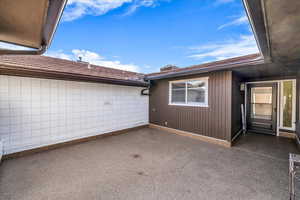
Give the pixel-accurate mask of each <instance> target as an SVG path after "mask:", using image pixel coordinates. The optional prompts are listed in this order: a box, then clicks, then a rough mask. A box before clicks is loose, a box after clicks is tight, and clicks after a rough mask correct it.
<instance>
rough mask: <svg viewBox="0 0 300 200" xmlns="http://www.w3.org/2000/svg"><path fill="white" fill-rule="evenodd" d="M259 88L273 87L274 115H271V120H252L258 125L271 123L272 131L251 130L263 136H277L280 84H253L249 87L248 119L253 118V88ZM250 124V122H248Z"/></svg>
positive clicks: (262, 129)
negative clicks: (251, 103)
mask: <svg viewBox="0 0 300 200" xmlns="http://www.w3.org/2000/svg"><path fill="white" fill-rule="evenodd" d="M258 87H271V88H272V96H271V98H272V108H271V109H272V115H271V120H265V119H256V120H255V119H252V120H251V121H256V122H257V123H259V122H261V123H265V122H267V121H268V122H270V129H264V128H257V129H255V128H253V129H251V130H252V131H253V132H256V131H257V132H259V133H262V134H268V135H277V127H278V119H277V117H278V116H277V114H278V109H277V106H278V103H277V102H278V95H277V93H278V83H277V82H268V83H251V84H248V85H247V92H249V93H248V95H247V100H248V103H247V104H246V107H247V113H246V115H247V118H248V119H250V118H251V117H250V116H251V113H250V109H251V108H250V107H251V105H250V102H251V88H258ZM248 122H249V123H251V122H250V120H249V121H248ZM249 123H247V126H248V125H249Z"/></svg>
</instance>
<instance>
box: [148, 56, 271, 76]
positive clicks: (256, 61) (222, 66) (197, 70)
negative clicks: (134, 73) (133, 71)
mask: <svg viewBox="0 0 300 200" xmlns="http://www.w3.org/2000/svg"><path fill="white" fill-rule="evenodd" d="M264 63H265V60H264V59H263V57H258V58H256V59H253V60H249V61H240V62H232V63H226V64H219V65H218V64H217V65H214V66H208V67H202V68H194V69H187V70H185V71H178V72H176V71H175V72H170V73H166V74H158V75H153V76H151V75H150V76H147V75H146V76H145V78H144V79H145V80H158V79H166V78H175V77H180V76H187V75H194V74H201V73H207V72H212V71H221V70H230V69H232V68H236V67H240V66H245V65H257V64H264Z"/></svg>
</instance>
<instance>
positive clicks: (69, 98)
mask: <svg viewBox="0 0 300 200" xmlns="http://www.w3.org/2000/svg"><path fill="white" fill-rule="evenodd" d="M141 89H142V88H139V87H129V86H118V85H109V84H100V83H86V82H74V81H61V80H48V79H37V78H25V77H14V76H5V75H0V140H2V141H3V146H4V154H9V153H13V152H18V151H22V150H27V149H31V148H36V147H41V146H45V145H49V144H55V143H59V142H64V141H68V140H72V139H77V138H82V137H87V136H92V135H98V134H103V133H107V132H111V131H115V130H121V129H125V128H131V127H136V126H139V125H144V124H147V123H148V101H149V99H148V97H147V96H141V95H140V91H141Z"/></svg>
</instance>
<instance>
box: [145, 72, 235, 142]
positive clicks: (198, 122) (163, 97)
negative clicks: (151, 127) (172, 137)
mask: <svg viewBox="0 0 300 200" xmlns="http://www.w3.org/2000/svg"><path fill="white" fill-rule="evenodd" d="M231 73H232V72H231V71H223V72H212V73H208V74H204V75H193V76H186V77H182V78H177V79H165V80H158V81H155V82H154V86H153V87H151V88H150V94H151V95H150V107H151V108H155V110H156V112H153V111H152V110H150V112H149V115H150V123H153V124H157V125H162V126H165V121H166V122H168V127H170V128H174V129H179V130H183V131H189V132H192V133H195V134H200V135H205V136H209V137H214V138H218V139H223V140H228V141H230V139H231V99H232V93H231V90H232V88H231V87H232V76H231ZM207 76H209V86H208V87H209V88H208V92H209V94H208V95H209V96H208V98H209V99H208V103H209V107H208V108H206V107H184V106H170V105H168V100H169V81H172V80H180V79H189V78H198V77H207ZM160 116H163V119H162V118H161V117H160Z"/></svg>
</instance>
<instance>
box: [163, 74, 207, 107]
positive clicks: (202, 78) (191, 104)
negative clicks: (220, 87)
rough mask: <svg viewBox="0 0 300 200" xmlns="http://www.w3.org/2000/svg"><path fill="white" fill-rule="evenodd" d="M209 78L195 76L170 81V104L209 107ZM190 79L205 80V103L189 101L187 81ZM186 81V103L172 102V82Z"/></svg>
mask: <svg viewBox="0 0 300 200" xmlns="http://www.w3.org/2000/svg"><path fill="white" fill-rule="evenodd" d="M208 80H209V77H201V78H193V79H182V80H176V81H169V105H170V106H193V107H209V105H208V87H209V85H208ZM189 81H204V82H205V83H206V87H205V102H204V103H187V94H188V93H187V91H188V90H187V82H189ZM182 82H184V83H185V103H172V84H173V83H182Z"/></svg>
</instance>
